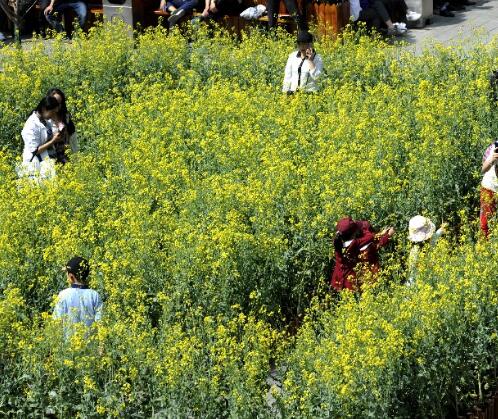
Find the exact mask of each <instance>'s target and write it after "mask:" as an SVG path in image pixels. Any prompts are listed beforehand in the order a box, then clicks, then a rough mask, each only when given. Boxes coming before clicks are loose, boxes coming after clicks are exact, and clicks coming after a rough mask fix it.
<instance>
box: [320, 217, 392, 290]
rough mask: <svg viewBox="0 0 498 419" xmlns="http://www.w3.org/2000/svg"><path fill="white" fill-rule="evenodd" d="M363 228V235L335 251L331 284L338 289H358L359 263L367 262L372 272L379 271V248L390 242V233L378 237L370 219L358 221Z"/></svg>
mask: <svg viewBox="0 0 498 419" xmlns="http://www.w3.org/2000/svg"><path fill="white" fill-rule="evenodd" d="M357 224H358V225H359V227H360V228H361V232H362V234H361V236H360V237H359V238H356V239H353V240H352V241H351V243H349V244H348V246H347V247H345V248H343V249H342V251H338V250H337V249H336V251H335V267H334V271H333V272H332V277H331V278H330V285H331V286H332V287H333V288H335V289H336V290H337V291H340V290H342V289H344V288H347V289H349V290H357V289H358V285H357V281H356V275H357V272H356V271H355V268H356V266H357V265H358V263H365V264H366V265H367V266H368V267H369V270H370V271H371V272H372V273H374V274H375V273H377V272H378V271H379V249H380V248H381V247H383V246H385V245H386V244H387V243H388V242H389V238H390V237H389V235H388V234H387V233H386V234H384V235H382V236H380V237H376V236H375V233H374V232H373V231H372V226H371V225H370V223H369V222H368V221H357Z"/></svg>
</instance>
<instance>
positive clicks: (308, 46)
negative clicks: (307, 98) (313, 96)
mask: <svg viewBox="0 0 498 419" xmlns="http://www.w3.org/2000/svg"><path fill="white" fill-rule="evenodd" d="M322 71H323V62H322V57H321V56H320V55H319V54H317V53H316V51H315V50H314V48H313V35H311V34H310V33H309V32H306V31H301V32H299V33H298V35H297V51H294V52H292V53H291V54H290V55H289V58H288V59H287V65H286V66H285V76H284V85H283V88H282V91H283V92H284V93H287V94H293V93H295V92H297V91H303V92H316V91H318V86H317V81H318V79H319V77H320V75H321V74H322Z"/></svg>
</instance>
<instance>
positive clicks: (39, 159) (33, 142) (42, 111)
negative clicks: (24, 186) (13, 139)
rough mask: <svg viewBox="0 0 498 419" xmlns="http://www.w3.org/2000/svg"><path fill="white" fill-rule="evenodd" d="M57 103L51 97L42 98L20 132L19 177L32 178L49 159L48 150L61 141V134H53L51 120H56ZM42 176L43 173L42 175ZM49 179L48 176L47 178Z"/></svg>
mask: <svg viewBox="0 0 498 419" xmlns="http://www.w3.org/2000/svg"><path fill="white" fill-rule="evenodd" d="M58 112H59V102H57V99H55V98H54V97H52V96H46V97H44V98H43V99H42V100H41V101H40V103H39V104H38V106H37V107H36V109H35V110H34V111H33V113H32V114H31V115H30V117H29V118H28V120H27V121H26V123H25V124H24V127H23V129H22V132H21V136H22V139H23V142H24V149H23V153H22V170H21V173H20V174H21V175H24V174H26V175H28V176H30V177H31V176H34V175H36V174H37V173H39V172H40V171H41V169H43V167H42V165H41V164H42V163H43V162H46V161H48V160H49V159H50V155H49V150H50V149H52V148H53V147H54V146H55V145H56V144H57V143H59V142H61V141H63V134H62V133H61V132H58V133H57V134H55V135H54V134H53V131H52V122H51V121H52V120H53V119H54V118H57V114H58ZM42 175H43V173H42ZM47 177H49V176H47Z"/></svg>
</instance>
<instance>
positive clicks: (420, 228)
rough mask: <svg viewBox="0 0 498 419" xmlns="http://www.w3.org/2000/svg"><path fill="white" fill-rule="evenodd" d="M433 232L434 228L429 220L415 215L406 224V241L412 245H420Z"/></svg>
mask: <svg viewBox="0 0 498 419" xmlns="http://www.w3.org/2000/svg"><path fill="white" fill-rule="evenodd" d="M435 231H436V226H435V225H434V223H433V222H432V221H431V220H429V219H428V218H426V217H422V216H421V215H416V216H415V217H413V218H412V219H411V220H410V223H409V224H408V240H410V241H411V242H413V243H420V242H423V241H425V240H429V239H430V238H431V237H432V235H433V234H434V232H435Z"/></svg>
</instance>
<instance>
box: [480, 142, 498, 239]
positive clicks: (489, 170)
mask: <svg viewBox="0 0 498 419" xmlns="http://www.w3.org/2000/svg"><path fill="white" fill-rule="evenodd" d="M497 160H498V141H495V142H494V143H492V144H491V145H489V146H488V148H487V149H486V151H485V152H484V156H483V157H482V174H483V177H482V181H481V217H480V218H481V230H482V232H483V233H484V235H485V236H486V237H488V234H489V219H490V218H492V217H494V216H495V214H496V208H497V207H496V192H498V178H497V176H496V170H497V168H496V161H497Z"/></svg>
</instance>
